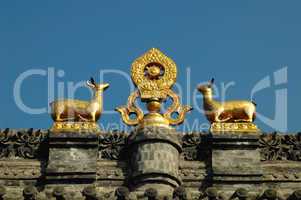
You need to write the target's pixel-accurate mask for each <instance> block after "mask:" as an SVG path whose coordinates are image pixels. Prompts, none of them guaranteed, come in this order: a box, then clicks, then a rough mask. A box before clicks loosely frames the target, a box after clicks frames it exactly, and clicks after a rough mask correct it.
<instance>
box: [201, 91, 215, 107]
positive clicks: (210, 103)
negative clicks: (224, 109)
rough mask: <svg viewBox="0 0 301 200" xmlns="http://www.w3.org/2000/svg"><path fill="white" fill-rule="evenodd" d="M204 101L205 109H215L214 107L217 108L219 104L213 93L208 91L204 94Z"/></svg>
mask: <svg viewBox="0 0 301 200" xmlns="http://www.w3.org/2000/svg"><path fill="white" fill-rule="evenodd" d="M203 101H204V107H205V109H206V108H207V109H213V107H215V106H216V104H217V102H216V101H215V100H214V99H213V97H212V91H208V92H205V93H204V94H203Z"/></svg>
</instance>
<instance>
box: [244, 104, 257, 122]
mask: <svg viewBox="0 0 301 200" xmlns="http://www.w3.org/2000/svg"><path fill="white" fill-rule="evenodd" d="M254 112H255V106H253V105H252V106H248V107H246V108H245V113H246V115H247V117H248V118H247V120H246V121H247V122H252V121H253V114H254Z"/></svg>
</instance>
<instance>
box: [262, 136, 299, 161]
mask: <svg viewBox="0 0 301 200" xmlns="http://www.w3.org/2000/svg"><path fill="white" fill-rule="evenodd" d="M259 145H260V152H261V160H262V161H268V160H293V161H301V133H298V134H297V135H280V134H277V133H276V132H275V133H272V134H263V135H261V136H260V140H259Z"/></svg>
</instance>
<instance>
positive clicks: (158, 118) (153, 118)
mask: <svg viewBox="0 0 301 200" xmlns="http://www.w3.org/2000/svg"><path fill="white" fill-rule="evenodd" d="M131 77H132V80H133V82H134V84H135V86H136V87H137V88H138V90H136V91H134V92H133V93H132V94H131V95H130V96H129V98H128V103H127V105H125V106H120V107H117V108H116V110H117V111H118V112H119V113H120V114H121V117H122V120H123V121H124V123H126V124H127V125H131V126H136V125H139V127H145V126H160V127H166V128H171V126H170V125H178V124H181V123H182V122H183V121H184V119H185V114H186V113H187V112H188V111H190V110H191V109H192V108H191V107H190V106H186V105H185V106H183V105H181V104H180V99H179V96H178V95H176V94H175V93H174V92H173V91H172V90H171V87H172V86H173V84H174V83H175V82H176V78H177V66H176V64H175V63H174V61H173V60H172V59H170V58H169V57H167V56H166V55H164V54H163V53H162V52H161V51H159V50H158V49H155V48H152V49H150V50H149V51H148V52H146V53H145V54H144V55H142V56H141V57H139V58H137V59H136V60H135V61H134V62H133V63H132V70H131ZM138 98H140V99H141V101H142V102H146V107H147V110H148V113H146V114H144V113H143V111H142V109H141V108H139V106H138V105H137V104H136V103H135V102H136V99H138ZM168 98H171V100H172V102H173V103H172V105H171V106H170V107H169V108H168V109H167V110H166V112H165V113H161V104H162V103H164V102H165V101H166V100H167V99H168Z"/></svg>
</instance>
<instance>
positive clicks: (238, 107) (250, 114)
mask: <svg viewBox="0 0 301 200" xmlns="http://www.w3.org/2000/svg"><path fill="white" fill-rule="evenodd" d="M213 82H214V79H211V81H210V82H209V84H206V85H200V86H198V91H200V92H201V93H202V94H203V107H204V110H205V115H206V117H207V119H208V120H209V121H210V122H211V123H214V122H253V121H254V119H255V116H256V115H255V114H256V113H255V111H256V104H255V103H254V102H252V101H226V102H218V101H216V100H214V99H213V97H212V94H213V92H212V85H213Z"/></svg>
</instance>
